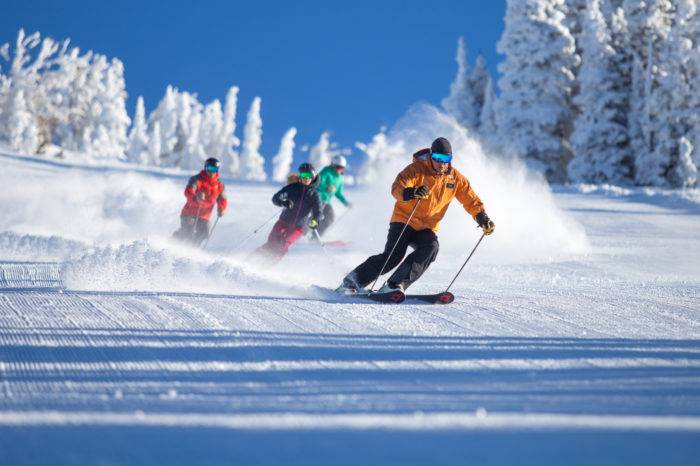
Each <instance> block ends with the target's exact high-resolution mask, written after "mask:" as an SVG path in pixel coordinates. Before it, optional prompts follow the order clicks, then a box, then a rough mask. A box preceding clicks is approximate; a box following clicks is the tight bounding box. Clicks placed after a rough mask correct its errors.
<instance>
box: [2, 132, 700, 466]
mask: <svg viewBox="0 0 700 466" xmlns="http://www.w3.org/2000/svg"><path fill="white" fill-rule="evenodd" d="M458 137H459V135H451V139H454V138H458ZM466 144H468V142H466V141H465V142H463V145H466ZM0 161H1V162H2V163H3V166H4V167H5V169H4V170H3V171H2V173H0V182H1V183H2V186H3V188H4V189H3V190H1V191H0V205H3V206H5V207H4V208H3V215H2V216H0V245H2V253H1V254H0V464H8V465H9V464H12V465H22V464H168V465H172V464H183V465H184V464H231V463H235V464H331V463H333V464H382V465H384V464H401V465H406V464H533V465H535V464H537V465H539V464H691V463H692V462H694V461H696V460H697V457H698V454H699V453H700V447H698V445H700V390H699V389H698V387H700V304H699V299H698V296H699V295H700V293H699V291H700V267H698V265H697V264H698V263H700V239H699V237H698V234H697V232H698V231H700V205H699V204H698V203H697V202H696V201H695V199H697V193H696V192H693V191H688V192H684V193H664V192H660V191H655V192H645V191H641V190H640V191H621V190H617V189H615V188H605V187H603V188H591V187H586V186H580V187H574V188H571V189H558V190H556V192H555V193H554V194H552V193H551V192H550V191H549V190H548V189H547V188H546V186H544V185H542V184H541V183H539V182H537V181H536V180H531V179H529V178H528V177H527V175H526V174H525V173H524V172H520V170H521V169H520V168H518V167H512V168H513V170H512V171H511V173H510V174H508V173H502V171H500V170H498V168H499V167H497V166H495V165H493V164H490V163H488V162H486V161H484V160H482V159H481V158H480V156H479V155H478V154H477V156H475V157H474V158H473V159H471V160H470V161H469V164H467V163H466V162H465V166H464V167H460V168H463V172H465V174H466V175H467V176H469V177H470V179H471V180H472V182H473V183H474V185H475V187H476V189H477V192H479V194H481V195H482V197H484V200H485V202H486V203H487V206H488V207H490V210H489V213H490V214H491V216H492V217H493V219H494V220H495V221H496V224H497V230H496V233H495V234H494V235H493V236H492V237H489V238H487V239H485V240H484V242H483V243H482V246H480V249H479V250H478V251H477V253H476V255H475V256H474V259H473V260H472V262H470V263H469V265H468V266H467V268H466V270H465V273H464V275H463V276H462V277H461V278H460V279H459V280H458V281H457V283H456V284H455V286H454V292H455V295H456V300H455V302H454V303H453V304H452V305H449V306H424V305H415V304H407V305H402V306H390V305H379V304H375V303H371V304H370V303H365V302H360V301H353V300H348V299H342V298H334V297H332V296H330V295H328V294H327V293H325V292H323V291H322V290H320V289H319V288H316V287H314V286H311V285H312V284H315V285H319V286H333V285H335V284H337V283H338V282H339V280H340V279H341V278H342V275H343V274H344V273H345V272H347V271H348V270H349V269H351V268H352V267H353V266H354V265H356V264H357V263H358V262H359V261H360V260H362V259H364V257H366V256H367V255H368V254H371V253H376V252H377V251H378V250H379V249H380V248H381V247H382V245H383V242H384V238H385V235H386V227H387V220H388V216H389V212H390V206H391V200H390V198H389V195H388V185H387V184H386V183H385V184H383V185H380V186H377V187H375V188H370V189H365V190H349V194H348V196H349V198H350V199H351V200H352V201H353V203H354V205H355V208H354V209H353V210H351V211H350V212H349V213H348V215H347V216H346V217H345V218H344V219H343V220H342V222H341V223H339V224H338V225H337V227H335V228H334V230H331V232H330V233H329V236H331V237H332V238H333V239H336V238H337V239H343V240H348V241H351V244H350V246H349V247H346V248H328V250H327V253H328V254H329V255H331V256H332V259H330V260H329V259H328V257H327V256H326V255H325V253H324V252H323V251H322V250H321V249H319V248H318V246H315V245H314V244H310V243H306V242H302V243H301V244H299V245H298V246H296V247H295V248H294V249H293V250H292V251H291V252H290V254H289V256H288V257H287V258H285V260H284V261H283V262H282V263H281V264H280V266H279V268H277V269H274V270H265V269H260V268H257V267H255V264H253V263H251V261H250V260H248V255H249V253H250V252H251V251H252V250H253V249H254V248H255V247H257V246H259V245H260V244H261V243H262V242H263V241H264V238H265V235H266V233H267V231H269V225H268V226H266V227H265V228H263V229H262V231H261V233H260V234H258V235H256V236H254V237H253V238H252V239H250V240H249V241H248V242H246V243H245V244H242V245H241V244H240V241H241V240H242V239H243V238H245V237H246V236H247V235H248V234H249V233H250V232H252V231H253V230H254V229H255V228H256V227H257V226H259V224H261V223H262V222H263V221H265V219H267V218H268V217H269V216H271V215H273V214H274V213H275V211H276V209H275V208H274V207H273V206H272V205H271V203H270V197H271V195H272V194H273V192H274V191H275V189H276V188H277V187H276V186H274V185H263V184H246V183H242V184H235V183H229V184H227V189H228V192H229V199H230V201H231V209H230V211H229V212H228V215H227V216H225V217H223V219H222V221H221V222H220V224H219V225H218V226H217V229H216V230H215V232H214V236H213V237H212V240H211V242H210V245H209V248H208V249H207V251H199V250H192V249H190V248H187V247H183V246H181V245H179V244H177V243H174V242H173V241H172V240H171V239H170V238H169V236H170V234H171V233H172V231H173V230H175V229H176V228H177V226H178V214H179V209H180V208H181V206H182V200H183V197H182V189H183V187H184V183H185V180H186V179H187V176H188V175H189V174H184V173H183V174H176V173H170V174H167V175H164V174H156V173H149V172H147V171H136V170H132V169H125V168H119V167H112V168H101V169H98V168H95V167H80V166H75V165H70V164H61V163H51V164H47V163H44V162H43V161H41V160H36V159H31V158H22V157H15V156H11V155H8V156H5V155H0ZM342 212H343V210H342V207H338V213H339V214H342ZM478 237H479V233H478V231H477V230H476V228H475V226H474V223H473V221H471V220H470V219H467V218H466V216H465V214H464V212H463V211H462V210H461V207H459V205H455V206H453V207H452V208H451V210H450V212H449V213H448V216H447V218H446V219H445V221H444V222H443V224H442V230H441V233H440V239H441V251H440V255H439V258H438V261H436V263H435V264H433V266H432V267H431V269H430V270H429V272H428V273H426V275H425V276H424V277H423V278H422V279H421V281H420V282H418V283H417V284H416V286H415V289H416V290H417V291H429V290H435V289H439V288H440V287H444V286H445V284H446V283H447V282H449V280H450V279H451V277H452V275H453V274H454V273H455V271H456V269H457V268H459V266H460V265H461V262H462V261H463V260H464V258H465V257H466V255H467V253H468V252H469V250H470V249H471V247H472V246H473V245H474V244H475V242H476V240H477V239H478Z"/></svg>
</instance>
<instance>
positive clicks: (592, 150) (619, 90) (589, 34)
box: [568, 0, 632, 184]
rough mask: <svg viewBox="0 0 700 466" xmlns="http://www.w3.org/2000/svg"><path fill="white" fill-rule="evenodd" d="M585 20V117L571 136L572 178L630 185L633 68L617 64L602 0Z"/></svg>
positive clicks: (595, 0)
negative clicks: (630, 79) (629, 84)
mask: <svg viewBox="0 0 700 466" xmlns="http://www.w3.org/2000/svg"><path fill="white" fill-rule="evenodd" d="M582 20H583V24H582V28H583V30H582V31H581V35H580V38H581V46H582V50H583V56H582V64H581V67H580V69H579V75H578V80H579V85H580V93H579V95H578V96H576V98H575V101H576V103H577V105H578V107H579V109H580V115H579V117H578V118H577V120H576V122H575V128H574V132H573V134H572V136H571V141H572V148H573V151H574V154H575V156H574V158H573V159H572V160H571V162H570V163H569V167H568V172H569V178H570V179H571V180H572V181H578V182H590V183H616V184H620V183H629V182H631V180H632V157H631V153H630V150H629V138H628V134H627V113H628V112H629V97H628V93H629V88H628V87H626V86H625V83H626V82H627V81H628V80H626V77H625V76H624V73H626V72H629V70H625V69H620V68H619V67H618V66H617V65H618V63H616V61H615V49H614V48H613V47H612V45H611V42H612V39H611V34H610V32H609V30H608V26H607V24H606V22H605V18H604V17H603V14H602V12H601V10H600V0H590V5H589V8H588V10H587V13H586V15H585V16H583V18H582Z"/></svg>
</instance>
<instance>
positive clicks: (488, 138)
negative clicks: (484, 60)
mask: <svg viewBox="0 0 700 466" xmlns="http://www.w3.org/2000/svg"><path fill="white" fill-rule="evenodd" d="M479 134H480V136H481V140H482V141H483V142H484V143H485V145H486V146H488V147H489V148H493V149H497V148H498V139H499V137H498V124H497V123H496V92H495V91H494V89H493V80H492V79H491V77H490V76H489V78H488V79H487V81H486V89H485V90H484V105H483V107H481V114H480V115H479Z"/></svg>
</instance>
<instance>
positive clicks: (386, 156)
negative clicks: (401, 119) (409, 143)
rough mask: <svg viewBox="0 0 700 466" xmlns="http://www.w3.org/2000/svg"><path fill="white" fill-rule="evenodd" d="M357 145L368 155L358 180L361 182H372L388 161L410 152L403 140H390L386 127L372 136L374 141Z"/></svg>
mask: <svg viewBox="0 0 700 466" xmlns="http://www.w3.org/2000/svg"><path fill="white" fill-rule="evenodd" d="M355 147H357V148H358V149H360V150H361V151H362V152H364V153H365V155H366V156H367V158H366V160H365V162H364V164H363V165H362V167H361V168H360V171H359V176H358V180H357V181H358V182H359V183H372V182H373V181H375V180H377V179H378V178H379V175H380V173H381V171H382V169H383V168H384V167H386V166H387V164H388V162H390V161H391V160H393V159H395V158H397V157H406V154H407V153H408V151H407V150H406V148H405V147H404V143H403V141H402V140H401V141H398V143H390V142H389V140H388V138H387V135H386V128H384V127H382V128H381V129H380V131H379V133H377V134H375V135H374V136H373V137H372V141H371V142H370V143H369V144H365V143H362V142H356V143H355Z"/></svg>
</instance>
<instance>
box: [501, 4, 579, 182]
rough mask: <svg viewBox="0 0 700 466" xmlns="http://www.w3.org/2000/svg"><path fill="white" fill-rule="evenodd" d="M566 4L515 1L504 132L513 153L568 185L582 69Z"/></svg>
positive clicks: (505, 39)
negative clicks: (575, 94) (574, 97)
mask: <svg viewBox="0 0 700 466" xmlns="http://www.w3.org/2000/svg"><path fill="white" fill-rule="evenodd" d="M563 8H564V3H563V0H509V1H508V6H507V10H506V16H505V30H504V32H503V35H502V36H501V39H500V41H499V42H498V51H499V52H501V53H502V54H504V55H505V57H506V58H505V60H504V61H503V62H502V63H501V64H500V65H499V70H500V71H501V73H502V77H501V79H500V81H499V86H500V89H501V94H500V97H499V99H498V102H497V106H496V115H497V117H498V128H499V132H500V134H501V137H502V138H503V139H505V140H507V141H508V145H509V148H510V149H511V150H513V151H514V152H515V153H517V154H520V155H521V156H523V157H525V158H526V159H527V160H528V161H529V162H530V164H531V165H533V166H535V167H536V168H538V169H540V170H542V171H544V173H545V174H546V176H547V177H548V179H550V180H553V181H563V180H564V179H565V175H566V166H567V164H568V161H569V159H570V158H571V152H570V148H569V141H568V139H569V135H570V133H571V129H572V117H573V115H572V102H571V91H572V84H573V80H574V74H573V71H572V70H573V68H574V67H575V66H577V64H578V61H579V59H578V56H577V55H576V53H575V44H574V40H573V38H572V37H571V34H570V33H569V31H568V29H567V28H566V27H565V25H564V19H565V15H564V13H563Z"/></svg>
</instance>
